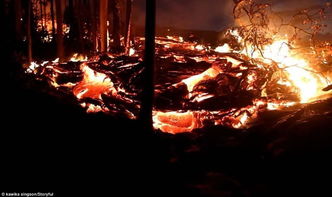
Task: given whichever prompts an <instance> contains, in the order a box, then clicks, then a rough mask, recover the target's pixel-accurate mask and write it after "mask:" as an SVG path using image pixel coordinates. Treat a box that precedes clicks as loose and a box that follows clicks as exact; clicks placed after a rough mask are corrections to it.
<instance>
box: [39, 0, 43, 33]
mask: <svg viewBox="0 0 332 197" xmlns="http://www.w3.org/2000/svg"><path fill="white" fill-rule="evenodd" d="M39 7H40V21H41V25H42V29H43V30H44V20H43V19H44V17H43V0H39Z"/></svg>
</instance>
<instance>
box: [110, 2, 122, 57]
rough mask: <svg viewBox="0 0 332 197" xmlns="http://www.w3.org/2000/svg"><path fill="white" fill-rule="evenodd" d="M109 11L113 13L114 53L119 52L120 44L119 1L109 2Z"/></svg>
mask: <svg viewBox="0 0 332 197" xmlns="http://www.w3.org/2000/svg"><path fill="white" fill-rule="evenodd" d="M111 10H112V13H113V31H112V35H113V47H112V48H113V50H114V52H120V51H121V42H120V9H119V0H112V1H111Z"/></svg>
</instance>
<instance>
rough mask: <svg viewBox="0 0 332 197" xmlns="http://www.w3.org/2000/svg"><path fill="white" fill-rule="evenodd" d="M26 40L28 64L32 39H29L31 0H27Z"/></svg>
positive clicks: (30, 59) (30, 58) (30, 60)
mask: <svg viewBox="0 0 332 197" xmlns="http://www.w3.org/2000/svg"><path fill="white" fill-rule="evenodd" d="M27 11H28V12H27V40H28V62H29V63H30V62H32V38H31V18H32V5H31V0H28V10H27Z"/></svg>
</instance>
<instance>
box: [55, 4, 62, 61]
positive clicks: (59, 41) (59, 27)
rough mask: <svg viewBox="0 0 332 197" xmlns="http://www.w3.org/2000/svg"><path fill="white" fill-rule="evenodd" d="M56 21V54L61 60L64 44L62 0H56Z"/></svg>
mask: <svg viewBox="0 0 332 197" xmlns="http://www.w3.org/2000/svg"><path fill="white" fill-rule="evenodd" d="M55 2H56V4H55V6H56V22H57V31H56V32H57V36H56V37H57V39H56V40H57V55H58V58H59V61H60V62H62V61H63V60H64V46H63V44H64V43H63V30H62V24H63V6H64V2H63V0H56V1H55Z"/></svg>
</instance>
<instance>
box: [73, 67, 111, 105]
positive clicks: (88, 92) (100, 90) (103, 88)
mask: <svg viewBox="0 0 332 197" xmlns="http://www.w3.org/2000/svg"><path fill="white" fill-rule="evenodd" d="M81 70H82V71H83V73H84V76H83V80H82V81H81V82H80V83H79V84H78V85H77V86H75V87H74V89H73V93H74V95H75V96H76V97H77V98H78V99H82V98H86V97H88V98H94V99H101V95H102V94H108V93H111V94H116V93H117V91H116V89H115V88H114V86H113V83H112V81H111V79H110V78H108V77H107V76H106V75H105V74H103V73H98V72H96V71H94V70H92V69H91V68H89V67H88V66H87V65H86V64H82V65H81Z"/></svg>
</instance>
